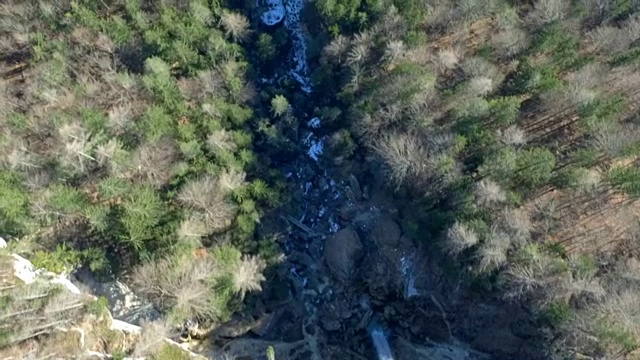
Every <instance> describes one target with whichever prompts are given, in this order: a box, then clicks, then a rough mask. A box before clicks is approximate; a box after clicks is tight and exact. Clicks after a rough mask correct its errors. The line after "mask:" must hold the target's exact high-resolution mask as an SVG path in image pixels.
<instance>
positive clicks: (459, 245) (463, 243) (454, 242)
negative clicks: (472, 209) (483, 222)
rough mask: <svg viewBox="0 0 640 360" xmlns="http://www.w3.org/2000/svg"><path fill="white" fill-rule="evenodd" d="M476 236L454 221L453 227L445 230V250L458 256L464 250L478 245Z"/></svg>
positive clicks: (466, 227)
mask: <svg viewBox="0 0 640 360" xmlns="http://www.w3.org/2000/svg"><path fill="white" fill-rule="evenodd" d="M478 240H479V239H478V235H477V234H476V233H475V232H474V231H473V229H471V228H469V227H468V226H467V225H465V224H463V223H461V222H459V221H456V222H455V224H453V226H451V227H450V228H449V230H447V237H446V242H445V243H444V248H445V250H446V251H447V252H448V253H449V254H451V255H453V256H456V255H459V254H460V253H461V252H463V251H464V250H465V249H468V248H470V247H472V246H474V245H476V244H477V243H478Z"/></svg>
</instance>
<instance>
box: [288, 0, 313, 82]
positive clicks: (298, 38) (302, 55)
mask: <svg viewBox="0 0 640 360" xmlns="http://www.w3.org/2000/svg"><path fill="white" fill-rule="evenodd" d="M303 1H304V0H288V1H287V2H286V4H285V5H284V7H285V18H284V26H285V27H286V28H287V29H288V30H289V31H291V40H292V41H293V53H294V54H293V61H294V62H295V63H296V65H295V67H294V68H293V69H292V70H291V76H293V77H294V78H295V79H296V80H298V82H299V83H300V87H301V88H302V91H304V92H306V93H310V92H311V80H310V79H309V65H308V64H307V39H306V37H305V35H304V32H303V31H302V28H301V27H300V13H301V12H302V8H303V7H304V3H303Z"/></svg>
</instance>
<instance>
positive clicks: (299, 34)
mask: <svg viewBox="0 0 640 360" xmlns="http://www.w3.org/2000/svg"><path fill="white" fill-rule="evenodd" d="M258 1H263V3H259V4H258V5H262V6H263V7H266V9H267V10H266V11H265V12H264V13H263V15H262V16H261V19H262V21H263V23H264V24H265V25H267V26H276V25H279V24H281V23H282V24H283V26H284V27H285V29H286V30H287V32H288V33H289V36H290V39H291V42H292V44H293V46H292V51H291V59H290V61H291V64H292V65H291V68H290V70H289V74H290V76H291V77H293V78H294V79H295V80H296V81H297V82H298V83H299V87H300V91H301V92H303V93H304V94H306V95H308V96H309V100H312V98H311V96H310V95H311V94H312V92H313V87H312V83H311V79H310V70H309V64H308V62H307V34H306V33H305V28H304V24H303V23H302V22H301V12H302V9H303V7H304V6H305V2H304V0H284V1H283V0H258ZM293 110H295V109H292V111H293ZM301 120H302V122H303V123H304V124H305V125H306V126H305V127H304V130H302V132H303V134H301V136H300V139H301V145H302V147H303V148H304V149H305V151H304V153H302V154H301V156H300V157H299V158H298V159H296V160H295V161H293V162H292V163H291V164H290V166H289V167H287V168H286V170H285V172H286V176H287V178H288V180H289V181H290V182H291V183H292V184H295V186H294V188H296V190H295V191H297V192H299V193H300V195H301V196H300V198H301V199H302V201H301V202H300V205H299V209H298V210H299V214H301V215H298V216H297V217H296V218H293V217H288V218H287V220H288V221H289V222H290V223H291V224H292V227H291V228H292V229H293V230H292V231H291V232H290V233H289V234H288V235H289V236H288V238H289V240H288V241H286V243H285V244H284V250H285V253H286V255H287V257H289V258H300V257H303V258H306V259H308V260H307V261H305V264H304V265H302V266H299V265H297V264H296V262H290V264H291V265H290V269H289V270H290V276H291V278H292V279H293V282H294V283H295V284H296V285H295V287H296V288H297V289H298V290H299V291H297V294H298V295H296V296H297V301H299V302H301V303H302V304H303V305H302V306H303V307H304V316H303V317H304V320H303V321H302V325H303V326H302V327H303V330H302V331H303V334H304V339H302V340H300V341H296V342H291V343H284V342H283V343H280V344H275V345H274V346H275V349H276V352H279V353H280V354H282V353H284V352H289V354H291V352H295V351H294V350H295V349H296V348H298V347H300V348H303V349H304V350H305V352H304V355H302V356H303V358H311V359H313V360H320V359H324V358H328V357H326V355H325V353H324V352H323V351H324V349H323V348H322V344H323V343H324V341H325V340H327V337H328V335H327V334H326V333H325V332H324V330H323V329H326V328H327V327H329V325H327V323H329V324H333V323H330V322H325V323H322V321H321V314H322V313H323V311H324V309H325V308H326V307H327V305H329V306H332V303H331V302H332V301H333V302H335V301H336V300H335V298H336V297H338V294H344V293H346V292H349V290H346V291H345V289H344V284H342V283H339V282H336V281H335V279H333V277H332V276H329V271H328V269H327V267H326V265H325V259H324V244H325V241H326V239H327V238H329V237H331V236H333V235H334V234H335V233H336V232H338V231H339V230H340V225H339V221H338V218H339V214H338V212H339V211H338V209H341V208H344V207H345V206H346V207H349V206H351V207H353V206H354V204H353V203H352V197H350V196H348V194H349V193H352V192H353V190H354V189H352V188H351V187H353V183H352V182H351V183H350V182H349V181H348V180H334V175H333V170H334V169H332V168H331V166H327V165H325V164H327V163H330V162H329V161H322V160H323V156H324V150H325V143H324V141H323V139H322V138H321V137H320V136H318V135H317V134H318V133H319V131H320V130H322V127H323V123H322V119H321V118H318V117H312V118H307V119H301ZM309 169H312V170H311V171H308V170H309ZM366 212H367V214H369V213H370V214H373V215H372V216H375V214H377V213H379V210H378V209H376V208H375V207H373V206H372V207H370V208H368V209H367V210H366ZM361 217H366V216H364V215H363V216H361ZM397 273H398V276H399V277H401V278H403V279H404V284H405V286H404V288H405V291H404V297H405V298H406V299H411V298H414V297H420V296H425V295H426V296H427V297H428V295H427V294H425V293H424V292H423V290H421V289H419V286H418V285H417V277H416V275H415V273H416V269H415V266H414V260H413V258H412V254H410V253H409V252H408V251H405V255H404V256H401V257H398V258H397ZM349 296H350V299H351V300H353V299H354V298H357V299H358V300H357V301H353V302H351V303H350V305H348V306H347V311H351V309H348V308H349V307H354V305H353V304H354V303H355V304H361V305H360V306H359V311H361V312H362V313H367V314H368V316H369V317H368V318H367V316H364V318H363V321H364V320H366V319H371V318H372V317H373V318H377V317H379V314H376V312H377V311H380V310H379V309H373V308H372V307H371V305H370V304H369V301H368V296H367V295H366V294H353V292H351V293H350V295H349ZM432 299H434V298H433V297H432ZM434 301H435V299H434ZM347 303H348V302H347ZM356 306H357V305H356ZM440 310H442V309H441V308H440ZM344 311H345V310H343V312H344ZM442 314H443V317H444V311H442ZM347 315H349V314H347ZM347 315H345V316H347ZM444 321H446V318H444ZM369 322H370V321H365V323H364V324H361V325H363V329H365V330H366V329H368V331H364V332H365V333H368V335H369V341H370V343H369V344H368V347H369V348H370V349H375V351H374V352H373V353H375V354H376V355H377V358H378V359H379V360H393V359H394V355H393V354H394V349H393V348H392V345H391V344H390V342H389V337H390V336H393V330H392V329H391V330H388V329H384V328H383V327H382V326H381V325H379V324H378V322H377V321H373V322H371V323H369ZM336 324H337V325H336V326H343V327H344V326H345V325H344V322H343V325H340V323H339V322H338V323H336ZM447 326H449V325H448V323H447ZM343 330H349V329H343ZM450 332H451V331H450V329H449V333H450ZM364 342H366V340H364ZM452 342H453V341H452ZM267 343H268V342H262V341H257V340H256V341H253V342H251V341H249V340H244V341H243V342H238V343H236V344H233V346H229V347H228V348H231V349H234V351H235V353H234V355H237V354H240V353H241V352H242V350H238V349H242V348H250V347H252V346H254V345H255V346H258V347H259V346H265V345H266V344H267ZM427 349H430V350H428V353H430V354H431V355H429V356H426V357H420V356H419V355H417V356H418V357H417V358H424V359H436V360H438V359H449V360H458V359H459V360H462V359H471V358H472V357H471V356H470V355H469V351H467V350H466V347H465V346H458V345H453V344H436V343H432V344H431V346H430V347H427ZM442 349H445V350H442ZM440 350H442V352H441V351H440ZM425 351H426V350H425ZM354 352H357V351H354ZM247 354H248V351H247ZM289 356H290V357H291V358H295V356H294V355H289ZM334 356H335V355H334Z"/></svg>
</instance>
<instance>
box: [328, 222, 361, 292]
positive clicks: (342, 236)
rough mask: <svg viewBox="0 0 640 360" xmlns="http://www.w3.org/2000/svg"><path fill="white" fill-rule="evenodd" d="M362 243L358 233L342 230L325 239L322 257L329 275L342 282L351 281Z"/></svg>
mask: <svg viewBox="0 0 640 360" xmlns="http://www.w3.org/2000/svg"><path fill="white" fill-rule="evenodd" d="M362 250H363V247H362V243H361V242H360V237H359V236H358V233H356V231H355V230H354V229H353V228H351V227H348V228H344V229H342V230H340V231H339V232H337V233H336V234H335V235H333V236H331V237H330V238H329V239H327V241H326V243H325V247H324V255H325V259H326V262H327V266H328V267H329V270H331V273H332V274H333V275H334V276H335V277H336V278H337V279H338V280H340V281H342V282H349V281H350V280H351V279H352V276H353V272H354V269H355V267H356V264H357V262H358V261H359V260H360V258H361V255H362Z"/></svg>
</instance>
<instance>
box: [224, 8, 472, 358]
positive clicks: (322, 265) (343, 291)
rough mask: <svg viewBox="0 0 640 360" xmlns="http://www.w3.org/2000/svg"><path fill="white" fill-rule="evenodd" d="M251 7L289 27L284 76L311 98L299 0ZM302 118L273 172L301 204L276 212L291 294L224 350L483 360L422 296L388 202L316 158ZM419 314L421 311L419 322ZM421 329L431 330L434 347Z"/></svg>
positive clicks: (419, 269)
mask: <svg viewBox="0 0 640 360" xmlns="http://www.w3.org/2000/svg"><path fill="white" fill-rule="evenodd" d="M258 1H259V3H258V4H257V5H258V6H260V7H262V8H266V9H267V10H266V11H265V12H264V13H263V14H262V16H261V20H262V22H263V24H264V25H266V26H284V28H285V29H286V30H287V32H288V34H289V37H290V39H291V43H292V50H291V55H290V56H291V59H289V63H290V64H291V67H290V70H289V75H290V76H291V77H292V78H294V79H295V80H296V81H297V82H298V84H299V88H300V92H301V93H303V94H305V95H306V96H308V98H309V100H310V101H313V98H312V96H310V94H312V92H313V86H312V82H311V79H310V75H309V74H310V69H309V64H308V62H307V34H305V31H304V28H305V27H304V25H303V24H302V23H301V12H302V10H303V7H304V6H305V2H304V0H258ZM290 111H293V112H296V109H290ZM300 121H301V123H302V124H304V126H303V127H302V128H303V129H302V130H301V132H302V133H301V134H300V136H299V138H300V139H301V144H300V145H301V147H302V148H303V149H304V151H303V152H301V154H300V156H299V157H298V158H297V159H295V160H294V161H292V162H291V163H289V164H286V165H285V166H284V167H283V169H281V171H282V172H283V175H285V177H286V178H287V179H288V181H289V184H290V191H291V192H292V193H294V196H293V198H297V199H299V201H298V202H297V204H296V205H297V208H296V209H295V211H294V213H292V214H288V215H286V216H281V218H282V220H283V222H285V223H287V228H288V229H289V230H288V232H287V234H286V241H284V242H283V250H284V252H285V255H286V258H287V260H286V262H285V266H287V268H288V279H286V282H287V283H288V284H289V286H290V287H291V289H290V298H289V299H287V300H285V301H284V303H285V305H282V304H278V305H275V306H274V305H272V306H271V307H270V306H268V305H266V307H267V309H266V310H265V313H266V314H267V315H265V317H266V318H268V320H266V321H265V322H266V325H265V324H262V323H261V325H260V326H259V329H258V331H256V330H255V329H254V330H253V335H255V334H256V333H257V334H259V336H258V337H256V336H253V335H252V336H244V337H241V338H237V339H235V340H232V341H230V342H229V343H227V344H226V345H225V346H224V348H223V349H224V351H225V352H226V353H227V354H230V355H232V356H239V357H243V356H244V357H250V358H258V357H259V356H261V354H264V351H265V349H266V348H267V347H268V346H273V348H274V349H275V352H276V355H277V359H278V360H283V359H312V360H321V359H345V360H346V359H376V358H377V359H379V360H395V359H406V358H409V357H410V358H414V359H425V360H426V359H434V360H439V359H442V360H444V359H447V360H464V359H475V358H481V356H476V355H472V354H473V351H471V350H469V349H468V348H467V347H466V346H465V345H463V344H462V343H460V342H458V341H457V340H456V339H455V338H454V337H453V335H452V332H451V326H450V324H449V322H448V320H447V318H446V314H445V311H444V309H443V308H442V306H441V305H440V303H439V302H438V301H437V300H436V298H435V297H434V296H433V295H432V294H430V292H431V291H432V290H433V289H431V286H430V283H431V282H432V280H431V279H430V276H429V275H418V274H426V272H425V271H427V269H428V268H429V265H428V259H426V258H424V257H421V256H419V255H417V254H418V251H417V249H416V248H415V246H414V245H413V243H412V241H411V239H410V238H409V237H407V236H406V235H405V234H403V232H402V230H401V228H400V226H399V225H398V222H397V221H396V219H394V216H397V211H396V210H395V209H393V206H392V205H391V204H392V201H390V199H387V198H385V196H386V195H384V193H385V192H384V191H377V192H376V191H375V190H372V189H368V188H365V187H361V186H360V181H359V179H357V178H356V177H355V176H354V175H349V176H345V175H344V174H341V172H340V169H338V168H335V167H334V166H333V165H331V164H332V162H331V161H324V160H327V159H324V158H323V157H324V156H325V154H324V150H325V143H324V139H323V138H322V137H321V136H319V135H318V134H319V133H322V128H323V122H322V119H321V118H318V117H310V118H306V119H305V118H303V119H300ZM417 308H421V309H423V311H424V313H425V315H420V316H418V317H417V316H416V313H417V311H416V309H417ZM402 312H407V314H406V315H403V314H402ZM390 319H395V320H390ZM429 327H431V330H430V331H426V332H424V331H423V330H424V329H425V328H427V329H428V328H429ZM399 329H400V330H399ZM425 333H426V334H437V335H436V336H435V337H436V338H437V341H436V339H434V340H430V339H428V338H426V337H425V336H424V334H425ZM417 341H419V342H420V343H422V345H416V342H417Z"/></svg>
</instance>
